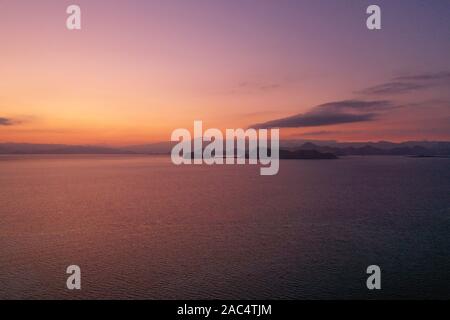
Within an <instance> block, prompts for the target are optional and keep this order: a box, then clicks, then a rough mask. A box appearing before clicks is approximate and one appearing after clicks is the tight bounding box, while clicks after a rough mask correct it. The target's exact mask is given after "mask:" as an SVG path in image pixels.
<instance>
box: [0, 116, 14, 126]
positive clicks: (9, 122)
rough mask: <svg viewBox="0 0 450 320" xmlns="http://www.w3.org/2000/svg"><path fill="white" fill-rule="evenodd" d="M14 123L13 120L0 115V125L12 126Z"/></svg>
mask: <svg viewBox="0 0 450 320" xmlns="http://www.w3.org/2000/svg"><path fill="white" fill-rule="evenodd" d="M14 124H15V121H14V120H12V119H9V118H1V117H0V126H12V125H14Z"/></svg>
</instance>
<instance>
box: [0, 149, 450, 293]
mask: <svg viewBox="0 0 450 320" xmlns="http://www.w3.org/2000/svg"><path fill="white" fill-rule="evenodd" d="M449 161H450V160H449V159H413V158H405V157H349V158H342V159H340V160H335V161H295V160H294V161H282V162H281V165H280V173H279V174H278V175H277V176H260V175H259V168H258V167H257V166H213V167H208V166H184V167H183V166H181V167H176V166H174V165H172V164H171V161H170V158H169V157H151V156H132V157H130V156H1V157H0V222H1V223H0V243H1V245H0V298H8V299H13V298H102V299H103V298H117V299H121V298H126V299H131V298H138V299H191V298H206V299H209V298H214V299H218V298H222V299H225V298H231V299H234V298H238V299H269V298H272V299H304V298H307V299H321V298H367V297H372V298H430V297H435V298H450V274H449V270H450V255H449V252H450V235H449V231H450V206H449V204H450V192H449V191H450V165H449V164H450V163H449ZM71 264H77V265H79V266H80V267H81V269H82V291H81V292H69V291H67V290H66V289H65V281H66V274H65V270H66V267H67V266H68V265H71ZM371 264H378V265H380V266H381V268H382V271H383V275H382V286H383V290H381V291H380V292H375V293H374V292H367V289H366V287H365V279H366V274H365V269H366V267H367V266H368V265H371Z"/></svg>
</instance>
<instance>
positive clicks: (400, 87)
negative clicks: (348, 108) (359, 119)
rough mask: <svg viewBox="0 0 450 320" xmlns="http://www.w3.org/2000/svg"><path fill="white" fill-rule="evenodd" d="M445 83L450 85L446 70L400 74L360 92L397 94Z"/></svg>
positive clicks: (449, 74) (449, 77)
mask: <svg viewBox="0 0 450 320" xmlns="http://www.w3.org/2000/svg"><path fill="white" fill-rule="evenodd" d="M443 85H448V86H450V72H447V71H444V72H436V73H422V74H416V75H409V76H399V77H395V78H393V79H392V80H391V81H389V82H386V83H382V84H379V85H376V86H373V87H369V88H366V89H364V90H361V91H359V92H358V93H362V94H367V95H395V94H404V93H408V92H414V91H417V90H423V89H429V88H432V87H437V86H443Z"/></svg>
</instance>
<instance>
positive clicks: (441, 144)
mask: <svg viewBox="0 0 450 320" xmlns="http://www.w3.org/2000/svg"><path fill="white" fill-rule="evenodd" d="M174 145H175V143H174V142H160V143H153V144H145V145H135V146H125V147H105V146H85V145H64V144H30V143H0V154H169V153H170V151H171V150H172V147H173V146H174ZM323 154H326V155H325V156H324V155H323ZM334 155H335V156H347V155H364V156H369V155H403V156H450V142H448V141H408V142H401V143H394V142H388V141H380V142H335V141H305V140H284V141H280V157H281V158H286V159H289V158H309V157H310V158H333V156H334Z"/></svg>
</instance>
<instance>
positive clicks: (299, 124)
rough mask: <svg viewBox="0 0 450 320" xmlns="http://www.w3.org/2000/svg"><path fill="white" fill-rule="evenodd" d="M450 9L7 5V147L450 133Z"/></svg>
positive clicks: (2, 84)
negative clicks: (184, 134) (233, 131)
mask: <svg viewBox="0 0 450 320" xmlns="http://www.w3.org/2000/svg"><path fill="white" fill-rule="evenodd" d="M75 3H76V4H78V5H79V6H80V7H81V9H82V30H80V31H69V30H67V29H66V24H65V23H66V18H67V16H68V15H67V14H66V8H67V6H69V5H71V4H75ZM374 3H376V4H378V5H380V7H381V9H382V30H379V31H370V30H368V29H367V28H366V18H367V14H366V8H367V6H368V5H370V4H374ZM449 13H450V1H448V0H442V1H441V0H433V1H415V0H405V1H401V0H392V1H376V2H373V1H357V0H354V1H337V0H336V1H333V0H324V1H317V0H311V1H301V0H270V1H265V0H258V1H256V0H233V1H230V0H178V1H175V0H154V1H152V0H149V1H142V0H121V1H113V0H76V1H62V0H53V1H50V0H40V1H35V0H15V1H5V0H0V39H1V44H0V46H1V47H0V48H1V50H0V142H30V143H67V144H111V145H124V144H140V143H151V142H157V141H167V140H169V139H170V134H171V132H172V131H173V130H174V129H177V128H190V129H191V130H192V125H193V121H194V120H203V122H204V127H217V128H220V129H225V128H239V127H243V128H247V127H249V126H252V127H259V128H262V127H272V126H273V127H280V128H281V135H282V138H285V139H318V140H330V139H334V140H340V141H368V140H372V141H378V140H391V141H404V140H425V139H427V140H450V19H449Z"/></svg>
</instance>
